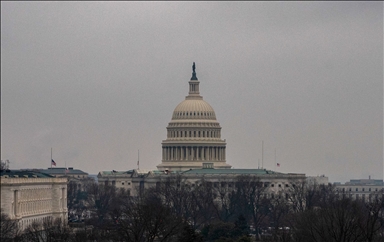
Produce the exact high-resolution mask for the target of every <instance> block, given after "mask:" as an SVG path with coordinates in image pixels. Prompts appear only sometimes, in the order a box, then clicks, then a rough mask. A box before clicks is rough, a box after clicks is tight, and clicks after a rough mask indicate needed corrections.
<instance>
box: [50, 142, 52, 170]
mask: <svg viewBox="0 0 384 242" xmlns="http://www.w3.org/2000/svg"><path fill="white" fill-rule="evenodd" d="M50 163H51V169H52V147H51V161H50Z"/></svg>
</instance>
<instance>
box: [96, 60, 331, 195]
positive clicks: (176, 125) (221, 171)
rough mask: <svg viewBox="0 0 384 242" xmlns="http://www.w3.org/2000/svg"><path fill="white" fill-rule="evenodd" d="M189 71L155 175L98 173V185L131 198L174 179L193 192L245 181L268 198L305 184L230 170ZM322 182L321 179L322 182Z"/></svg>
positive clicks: (293, 177)
mask: <svg viewBox="0 0 384 242" xmlns="http://www.w3.org/2000/svg"><path fill="white" fill-rule="evenodd" d="M192 71H193V72H192V77H191V79H190V81H189V93H188V96H186V98H185V100H183V101H182V102H181V103H180V104H179V105H177V106H176V108H175V109H174V111H173V115H172V119H171V121H170V122H169V124H168V126H167V138H166V140H163V142H162V144H161V145H162V162H161V164H159V165H158V166H157V170H152V171H143V170H136V169H134V170H129V171H115V170H113V171H101V172H99V174H98V175H97V177H98V182H99V184H100V185H114V186H116V187H117V188H125V189H127V190H129V192H130V194H131V195H132V196H136V195H137V194H138V192H140V191H142V190H143V189H146V188H149V187H154V186H157V185H159V183H161V182H165V181H166V180H169V179H172V178H175V177H182V179H183V182H185V183H187V184H189V185H191V186H192V187H193V186H198V185H199V183H201V182H202V181H206V182H210V183H212V184H213V186H220V187H221V186H226V187H227V188H231V187H232V188H234V187H235V186H234V183H235V182H236V179H237V178H238V177H239V176H247V177H251V178H252V179H254V178H256V179H257V180H258V181H260V182H261V183H263V186H265V187H266V188H267V189H266V192H267V193H269V194H276V193H279V192H283V191H284V190H288V189H289V187H291V186H293V185H294V184H295V183H301V182H304V181H306V177H305V174H294V173H288V174H284V173H279V172H275V171H271V170H266V169H231V165H229V164H227V161H226V141H225V140H223V139H222V138H221V127H220V124H219V122H218V121H217V120H216V114H215V111H214V110H213V108H212V107H211V106H210V105H209V104H208V103H207V102H205V101H204V100H203V97H202V96H201V95H200V87H199V84H200V83H199V80H198V78H197V76H196V72H195V68H194V65H193V68H192ZM324 179H325V178H324ZM324 179H323V178H322V179H320V180H321V182H324V181H325V180H324ZM317 180H319V179H317ZM320 180H319V181H320ZM326 181H328V179H327V178H326Z"/></svg>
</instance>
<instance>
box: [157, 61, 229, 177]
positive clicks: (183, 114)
mask: <svg viewBox="0 0 384 242" xmlns="http://www.w3.org/2000/svg"><path fill="white" fill-rule="evenodd" d="M199 84H200V82H199V80H198V79H197V77H196V72H195V69H194V65H193V73H192V77H191V80H190V81H189V93H188V96H186V97H185V100H184V101H182V102H181V103H180V104H179V105H177V106H176V108H175V109H174V111H173V115H172V120H171V122H169V124H168V127H167V139H166V140H163V142H162V153H163V156H162V162H161V164H159V165H158V166H157V168H158V169H159V170H161V171H164V170H170V171H186V170H189V169H196V168H202V167H203V163H204V162H209V163H210V164H212V168H215V169H222V168H224V169H228V168H231V166H230V165H228V164H227V163H226V155H225V153H226V142H225V140H222V139H221V127H220V124H219V122H218V121H217V120H216V114H215V111H214V110H213V108H212V107H211V105H209V103H207V102H206V101H204V100H203V97H202V96H200V88H199Z"/></svg>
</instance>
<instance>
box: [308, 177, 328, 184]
mask: <svg viewBox="0 0 384 242" xmlns="http://www.w3.org/2000/svg"><path fill="white" fill-rule="evenodd" d="M306 181H307V183H308V184H310V185H314V184H317V185H328V184H329V181H328V177H327V176H325V175H321V176H307V178H306Z"/></svg>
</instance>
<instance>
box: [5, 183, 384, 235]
mask: <svg viewBox="0 0 384 242" xmlns="http://www.w3.org/2000/svg"><path fill="white" fill-rule="evenodd" d="M68 193H72V195H71V197H72V198H73V199H74V200H75V201H68V204H71V205H70V206H71V208H70V209H77V210H84V211H91V214H92V216H91V218H88V219H85V220H84V224H83V225H81V226H79V227H73V226H74V225H72V227H66V226H61V225H60V223H59V221H56V222H55V221H48V222H47V223H45V224H33V225H32V226H30V227H29V228H27V229H26V230H25V231H23V232H24V233H20V232H19V233H16V232H15V231H17V229H14V230H12V229H8V232H6V231H4V233H3V220H2V226H1V230H2V231H1V232H2V235H1V236H2V237H1V239H2V240H1V241H6V240H3V239H6V237H15V235H17V236H16V238H14V239H13V241H47V242H48V241H135V242H141V241H186V242H188V241H191V242H192V241H223V242H224V241H227V242H229V241H295V242H301V241H303V242H311V241H335V242H338V241H340V242H341V241H345V242H349V241H357V242H359V241H368V242H369V241H380V242H381V241H383V240H384V199H383V191H381V192H380V193H376V194H373V195H372V196H371V199H370V201H368V199H367V201H365V202H363V201H361V200H353V199H351V198H350V197H349V194H347V193H341V192H339V191H337V190H336V189H335V187H334V186H332V185H317V184H307V183H305V182H303V183H299V184H295V186H291V187H284V188H282V189H281V192H279V193H277V194H270V193H269V191H268V187H267V186H266V185H265V184H264V183H262V182H260V180H259V179H257V178H255V177H252V176H239V177H237V179H236V181H235V182H232V183H227V182H225V181H223V182H220V183H211V182H209V181H205V180H201V181H200V182H199V183H198V184H189V183H188V182H187V180H185V179H184V178H183V177H182V176H169V177H168V178H167V179H165V180H163V181H162V182H160V183H158V184H157V186H156V187H152V188H148V189H145V190H142V191H138V194H139V195H138V196H137V197H131V196H129V194H128V192H127V191H126V190H124V189H116V188H115V187H114V186H105V185H100V186H99V185H97V184H96V183H90V184H89V185H88V186H87V189H86V192H85V193H84V192H81V191H77V192H75V191H70V189H69V190H68ZM76 194H77V195H76ZM5 221H7V220H5ZM8 227H9V226H4V228H8ZM42 230H44V231H48V232H46V233H45V235H44V236H43V237H42V236H40V237H38V235H39V233H40V232H39V231H42ZM9 231H11V232H9ZM12 233H13V234H12Z"/></svg>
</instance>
